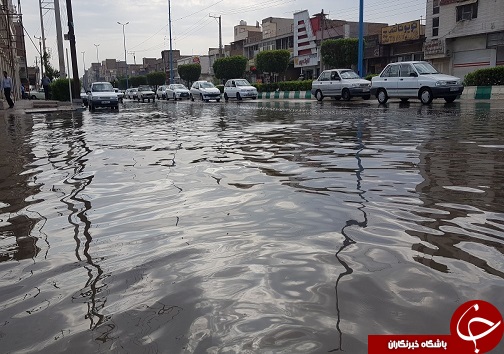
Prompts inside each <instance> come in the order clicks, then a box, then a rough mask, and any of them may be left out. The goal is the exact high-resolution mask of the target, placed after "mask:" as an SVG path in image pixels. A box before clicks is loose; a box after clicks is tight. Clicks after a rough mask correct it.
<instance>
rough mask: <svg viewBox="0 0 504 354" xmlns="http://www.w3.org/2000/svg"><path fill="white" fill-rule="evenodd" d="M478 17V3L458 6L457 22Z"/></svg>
mask: <svg viewBox="0 0 504 354" xmlns="http://www.w3.org/2000/svg"><path fill="white" fill-rule="evenodd" d="M477 17H478V2H475V3H473V4H468V5H462V6H457V22H459V21H467V20H472V19H473V18H477Z"/></svg>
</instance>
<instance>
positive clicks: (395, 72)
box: [382, 65, 399, 77]
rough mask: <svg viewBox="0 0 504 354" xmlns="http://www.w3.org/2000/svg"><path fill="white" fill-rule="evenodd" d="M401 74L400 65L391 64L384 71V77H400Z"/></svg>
mask: <svg viewBox="0 0 504 354" xmlns="http://www.w3.org/2000/svg"><path fill="white" fill-rule="evenodd" d="M398 76H399V65H389V67H388V68H387V69H385V71H384V72H383V75H382V77H398Z"/></svg>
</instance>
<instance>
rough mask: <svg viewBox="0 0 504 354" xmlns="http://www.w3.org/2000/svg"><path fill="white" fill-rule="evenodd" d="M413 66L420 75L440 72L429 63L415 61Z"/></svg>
mask: <svg viewBox="0 0 504 354" xmlns="http://www.w3.org/2000/svg"><path fill="white" fill-rule="evenodd" d="M413 66H414V67H415V69H416V70H417V71H418V73H419V74H420V75H428V74H439V72H438V71H437V70H436V69H434V67H433V66H432V65H430V64H429V63H415V64H413Z"/></svg>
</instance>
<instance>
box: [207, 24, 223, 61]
mask: <svg viewBox="0 0 504 354" xmlns="http://www.w3.org/2000/svg"><path fill="white" fill-rule="evenodd" d="M208 16H209V17H213V18H218V19H219V58H222V16H212V15H208Z"/></svg>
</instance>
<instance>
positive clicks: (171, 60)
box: [168, 0, 173, 84]
mask: <svg viewBox="0 0 504 354" xmlns="http://www.w3.org/2000/svg"><path fill="white" fill-rule="evenodd" d="M168 25H169V26H168V27H169V30H170V84H173V47H172V34H171V4H170V0H168Z"/></svg>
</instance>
